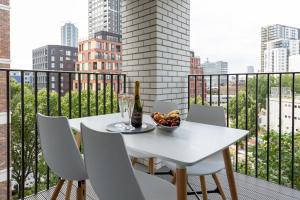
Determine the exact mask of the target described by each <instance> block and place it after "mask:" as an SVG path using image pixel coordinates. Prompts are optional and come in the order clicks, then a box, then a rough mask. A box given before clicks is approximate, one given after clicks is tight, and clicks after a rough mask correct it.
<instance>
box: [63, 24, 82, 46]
mask: <svg viewBox="0 0 300 200" xmlns="http://www.w3.org/2000/svg"><path fill="white" fill-rule="evenodd" d="M61 45H62V46H69V47H76V48H77V46H78V28H76V26H75V25H74V24H72V23H65V25H63V26H62V27H61Z"/></svg>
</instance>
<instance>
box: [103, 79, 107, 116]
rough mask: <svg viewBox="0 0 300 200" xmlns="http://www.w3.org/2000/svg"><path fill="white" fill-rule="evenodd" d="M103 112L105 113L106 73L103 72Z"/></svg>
mask: <svg viewBox="0 0 300 200" xmlns="http://www.w3.org/2000/svg"><path fill="white" fill-rule="evenodd" d="M103 114H106V74H103Z"/></svg>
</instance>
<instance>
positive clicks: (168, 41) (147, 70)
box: [122, 0, 190, 114]
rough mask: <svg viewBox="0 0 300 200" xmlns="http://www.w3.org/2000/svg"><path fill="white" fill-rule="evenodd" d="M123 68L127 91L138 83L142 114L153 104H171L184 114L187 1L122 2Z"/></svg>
mask: <svg viewBox="0 0 300 200" xmlns="http://www.w3.org/2000/svg"><path fill="white" fill-rule="evenodd" d="M122 34H123V41H122V42H123V67H122V71H123V72H124V73H126V74H127V76H128V83H129V84H128V89H129V91H131V92H132V91H133V90H132V87H134V85H133V83H134V81H135V80H140V81H141V88H142V89H141V98H142V100H143V101H144V111H145V112H151V108H152V105H153V102H154V101H155V100H163V101H173V102H176V103H177V104H178V105H179V108H180V109H181V112H182V113H183V114H185V113H186V111H187V92H188V91H187V75H188V73H189V67H190V52H189V50H190V1H189V0H169V1H165V0H123V3H122Z"/></svg>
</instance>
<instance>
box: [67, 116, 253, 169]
mask: <svg viewBox="0 0 300 200" xmlns="http://www.w3.org/2000/svg"><path fill="white" fill-rule="evenodd" d="M143 118H144V119H143V120H144V121H145V122H147V123H152V124H153V121H152V119H151V117H150V116H149V115H144V116H143ZM118 121H121V116H120V113H115V114H107V115H99V116H92V117H83V118H76V119H70V120H69V123H70V126H71V128H72V129H74V130H76V131H80V123H84V124H85V125H86V126H87V127H89V128H92V129H94V130H96V131H101V132H108V131H107V130H106V125H108V124H110V123H114V122H118ZM247 134H248V131H246V130H240V129H233V128H227V127H221V126H213V125H207V124H201V123H195V122H189V121H181V124H180V127H179V128H178V129H176V130H175V131H174V132H172V133H168V132H163V131H160V130H158V129H155V130H153V131H151V132H147V133H143V134H126V135H125V134H123V138H124V142H125V145H126V147H127V148H128V149H130V150H132V151H137V152H140V153H147V154H151V155H153V156H154V157H158V158H161V159H164V160H167V161H172V162H174V163H176V164H177V165H178V166H183V167H184V166H191V165H194V164H195V163H197V162H199V161H201V160H203V159H205V158H207V157H209V156H210V155H212V154H214V153H216V152H218V151H221V150H223V149H225V148H226V147H228V146H230V145H231V144H234V143H235V142H237V141H239V140H240V139H242V138H243V137H245V136H246V135H247Z"/></svg>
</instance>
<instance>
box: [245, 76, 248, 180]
mask: <svg viewBox="0 0 300 200" xmlns="http://www.w3.org/2000/svg"><path fill="white" fill-rule="evenodd" d="M245 90H246V102H245V108H246V119H245V122H246V123H245V129H246V130H248V74H246V88H245ZM245 143H246V145H245V174H246V175H248V135H246V137H245Z"/></svg>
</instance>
